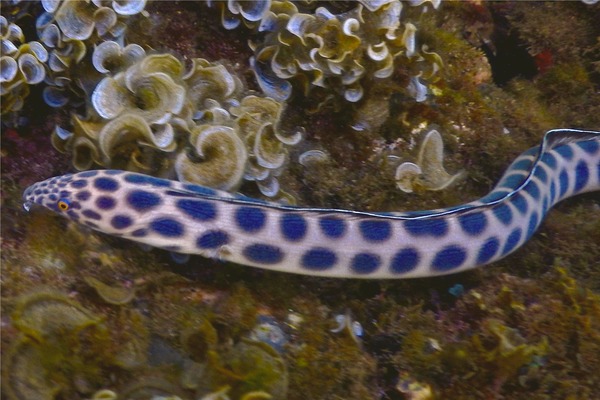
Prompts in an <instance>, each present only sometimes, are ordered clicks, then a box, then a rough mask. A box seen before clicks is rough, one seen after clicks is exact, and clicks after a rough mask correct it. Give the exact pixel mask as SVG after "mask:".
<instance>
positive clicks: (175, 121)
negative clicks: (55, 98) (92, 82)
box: [52, 42, 302, 196]
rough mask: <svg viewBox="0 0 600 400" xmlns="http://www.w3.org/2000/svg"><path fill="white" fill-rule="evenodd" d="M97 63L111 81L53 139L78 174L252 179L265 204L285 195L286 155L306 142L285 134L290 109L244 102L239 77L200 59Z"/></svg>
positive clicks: (126, 54)
mask: <svg viewBox="0 0 600 400" xmlns="http://www.w3.org/2000/svg"><path fill="white" fill-rule="evenodd" d="M92 59H93V65H94V67H95V68H96V70H97V72H99V73H102V74H103V75H105V77H104V78H103V79H102V80H101V81H100V82H99V83H98V84H97V85H96V87H95V88H94V90H93V93H92V95H91V99H90V104H89V106H88V110H89V112H88V116H87V117H85V118H81V117H79V116H78V115H77V114H73V115H72V116H71V122H72V124H73V131H72V132H70V131H68V130H66V129H62V128H60V127H57V128H56V129H55V131H54V134H53V136H52V140H53V143H54V145H55V147H57V148H58V149H59V150H61V151H70V152H72V154H73V165H74V166H75V167H76V168H77V169H80V170H85V169H89V168H91V167H92V166H93V165H94V164H99V165H102V166H104V167H110V168H120V169H127V170H133V171H142V172H146V173H149V172H150V173H154V174H157V175H159V176H165V175H170V174H172V172H173V171H174V172H175V173H176V174H177V177H178V178H179V179H180V180H181V181H184V182H192V183H196V184H201V185H205V186H211V187H215V188H218V189H223V190H233V189H235V188H237V187H238V186H239V185H240V184H241V182H242V179H247V180H252V181H256V182H257V184H258V186H259V188H260V190H261V191H262V192H263V194H265V195H267V196H275V195H276V194H277V193H278V192H279V184H278V181H277V178H276V176H277V175H278V174H279V173H280V171H281V169H282V168H283V166H284V164H285V162H286V161H287V147H289V146H292V145H294V144H296V143H298V142H299V140H300V139H301V137H302V134H301V132H294V133H293V134H291V135H290V134H286V133H284V132H283V131H282V130H281V129H280V128H279V121H280V119H281V117H282V112H283V109H284V107H283V104H281V103H280V102H277V101H275V100H273V99H270V98H264V97H258V96H255V95H248V96H245V97H242V96H241V92H242V90H243V85H242V83H241V81H240V79H239V78H237V76H236V75H234V74H232V73H231V72H229V71H228V70H227V68H225V66H223V65H222V64H219V63H211V62H209V61H207V60H204V59H200V58H195V59H193V60H191V67H190V68H189V70H187V71H186V70H185V68H184V66H183V63H182V62H181V61H180V60H179V59H177V58H176V57H174V56H172V55H170V54H150V55H146V54H145V52H144V51H143V49H141V48H140V47H139V46H135V45H129V46H126V47H121V46H119V45H118V44H117V43H116V42H104V43H103V44H102V45H99V46H97V47H96V49H95V51H94V55H93V58H92ZM240 98H241V100H238V99H240ZM177 137H183V138H184V140H178V139H176V138H177ZM172 153H175V155H176V157H175V158H173V157H172V156H170V154H172Z"/></svg>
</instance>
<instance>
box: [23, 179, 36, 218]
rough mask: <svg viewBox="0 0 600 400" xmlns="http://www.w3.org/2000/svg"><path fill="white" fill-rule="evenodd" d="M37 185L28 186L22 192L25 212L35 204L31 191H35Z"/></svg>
mask: <svg viewBox="0 0 600 400" xmlns="http://www.w3.org/2000/svg"><path fill="white" fill-rule="evenodd" d="M36 186H37V183H34V184H33V185H31V186H29V187H28V188H27V189H25V191H24V192H23V209H24V210H25V211H27V212H29V210H30V209H31V206H32V205H33V204H34V203H35V199H34V195H33V191H34V190H35V188H36Z"/></svg>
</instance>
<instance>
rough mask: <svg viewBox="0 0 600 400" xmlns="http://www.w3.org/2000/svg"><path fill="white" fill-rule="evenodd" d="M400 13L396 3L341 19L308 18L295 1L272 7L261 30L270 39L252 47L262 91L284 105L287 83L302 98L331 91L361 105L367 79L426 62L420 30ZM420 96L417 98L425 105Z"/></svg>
mask: <svg viewBox="0 0 600 400" xmlns="http://www.w3.org/2000/svg"><path fill="white" fill-rule="evenodd" d="M231 3H232V2H229V3H228V4H230V5H231ZM419 4H420V3H419ZM261 5H263V6H264V4H263V3H261ZM401 11H402V3H401V2H400V1H397V0H383V1H378V2H372V1H366V0H365V1H360V2H359V4H358V5H357V6H356V7H355V8H353V9H350V10H348V11H346V12H343V13H340V14H332V13H331V12H330V11H329V10H328V9H326V8H325V7H319V8H317V9H316V10H315V12H314V13H304V12H300V11H299V10H298V8H297V7H296V6H295V5H294V4H293V3H291V2H276V1H274V2H272V4H271V8H270V10H269V11H268V12H266V13H265V12H263V13H262V14H261V20H260V25H259V26H258V28H257V29H258V30H259V31H262V32H267V34H266V36H265V38H264V40H263V41H261V42H260V43H255V44H254V45H253V49H254V52H255V58H254V59H253V60H252V66H253V69H254V72H255V75H256V78H257V80H258V82H259V84H260V86H261V88H262V90H263V91H264V92H265V93H267V95H268V96H270V97H273V98H275V99H278V100H285V99H287V98H288V97H289V96H290V95H291V87H290V86H289V84H288V85H286V83H285V81H288V80H289V81H291V82H294V83H295V85H296V87H298V88H299V89H300V90H302V91H303V92H304V93H308V92H309V91H310V90H311V89H313V88H314V87H320V88H328V89H332V90H333V91H334V92H337V93H339V94H341V95H342V96H343V97H344V99H346V100H347V101H350V102H357V101H359V100H360V99H361V98H362V97H363V95H364V88H363V85H362V84H361V81H362V80H363V79H367V78H371V79H372V78H376V79H381V78H388V77H390V76H391V75H392V73H393V72H394V68H395V62H396V60H397V59H399V58H402V59H403V62H404V63H406V64H407V65H409V64H416V63H419V62H421V61H425V60H426V59H425V58H424V57H422V56H421V55H420V54H419V48H418V45H417V42H416V31H417V28H416V26H415V25H414V24H412V23H410V22H401V19H400V15H401ZM241 15H242V16H243V14H241ZM258 17H259V16H258V15H256V16H253V18H258ZM224 21H225V20H224ZM244 21H247V19H244ZM248 21H249V20H248ZM249 22H250V23H251V22H252V21H249ZM224 24H226V22H224ZM226 26H227V25H226ZM436 61H437V60H433V62H434V63H435V62H436ZM427 62H431V60H428V61H427ZM437 68H439V66H437V67H432V68H431V69H437ZM419 89H420V87H419ZM420 92H422V90H421V91H420ZM420 92H419V93H417V94H414V96H415V97H416V98H417V99H418V101H423V95H422V94H421V93H420ZM411 93H412V92H411Z"/></svg>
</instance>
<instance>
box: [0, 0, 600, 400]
mask: <svg viewBox="0 0 600 400" xmlns="http://www.w3.org/2000/svg"><path fill="white" fill-rule="evenodd" d="M587 3H590V4H587ZM599 18H600V5H598V3H597V2H593V1H580V2H476V1H461V2H453V1H442V2H438V1H396V0H381V1H361V2H327V1H310V0H303V1H294V2H291V1H275V0H273V1H268V0H267V1H234V0H229V1H222V2H221V1H219V2H217V1H212V2H191V1H185V2H158V1H118V2H113V1H96V0H94V1H45V0H44V1H40V2H27V1H20V2H19V1H3V2H2V15H1V16H0V35H1V40H2V43H1V44H2V48H1V50H2V54H1V60H0V62H1V64H0V65H1V74H0V78H1V82H0V84H1V88H2V91H1V96H2V98H1V104H2V108H1V110H2V150H1V161H2V181H1V183H2V194H1V197H0V200H1V202H2V203H1V205H2V216H1V218H2V221H1V222H2V223H1V224H0V229H1V235H2V243H1V246H2V247H1V250H2V251H1V253H0V257H1V261H2V267H1V280H0V285H1V289H2V290H1V292H2V299H1V300H2V301H1V311H2V328H1V329H2V339H1V340H2V378H3V384H2V397H3V398H7V399H9V400H13V399H49V400H50V399H56V400H63V399H69V400H78V399H122V398H131V399H165V398H171V399H181V400H188V399H189V400H197V399H204V400H209V399H210V400H214V399H231V400H236V399H245V400H251V399H269V398H271V399H291V400H295V399H307V398H310V399H315V400H318V399H332V398H344V399H357V400H358V399H360V400H364V399H390V400H406V399H445V398H448V399H490V398H492V399H493V398H498V399H499V398H510V399H517V400H519V399H527V400H532V399H533V400H537V399H540V400H541V399H554V398H560V399H590V400H593V399H595V398H596V397H597V387H598V386H599V385H600V380H599V378H598V374H597V365H599V363H600V359H599V357H600V356H599V355H600V326H599V321H600V298H599V296H598V293H599V290H600V270H599V261H600V245H599V243H600V218H598V215H599V213H598V207H599V204H600V199H599V198H598V195H597V194H589V195H585V196H582V197H580V198H578V199H573V200H571V201H568V202H566V203H564V204H561V205H560V206H559V207H557V208H556V209H555V210H553V211H552V212H551V213H550V215H549V217H548V218H547V220H546V221H545V222H544V224H543V226H542V227H541V230H540V232H539V234H537V235H536V236H535V237H534V238H533V239H532V240H531V241H530V243H528V245H527V247H526V248H525V249H524V250H523V251H521V252H519V253H517V254H515V255H514V256H511V257H509V258H507V259H506V260H505V261H501V262H498V263H495V264H494V265H491V266H488V267H486V268H484V269H482V270H478V271H472V272H469V273H466V274H461V275H456V276H452V277H447V278H436V279H425V280H419V281H410V282H385V283H384V282H356V281H352V280H344V281H333V280H329V279H316V278H311V277H299V276H284V275H283V274H278V273H269V272H265V271H256V270H253V269H248V268H245V267H241V266H238V265H232V264H223V263H219V262H216V261H211V260H206V259H201V258H192V259H191V261H190V262H189V263H188V264H183V265H175V264H173V263H172V262H171V260H170V258H169V256H168V255H167V254H165V253H164V252H161V251H156V250H155V251H152V252H144V251H142V250H141V249H138V248H137V247H135V246H131V245H130V243H129V242H125V241H123V240H119V239H118V238H111V237H107V236H104V235H100V234H95V233H92V232H91V231H90V230H87V229H86V228H82V227H80V226H76V225H73V224H67V223H66V221H64V220H62V219H58V218H55V217H53V216H52V215H49V214H46V213H43V212H32V213H29V214H25V213H23V211H22V209H21V194H22V190H23V189H24V187H26V186H27V185H28V184H30V183H32V182H34V181H38V180H40V179H41V178H46V177H48V176H51V175H59V174H63V173H66V172H72V171H73V170H74V169H75V170H86V169H93V168H120V169H126V170H130V171H139V172H143V173H145V174H150V175H154V176H160V177H167V178H170V179H178V180H181V181H186V182H195V183H200V184H203V185H207V186H213V187H216V188H221V189H225V190H229V191H232V192H235V191H239V192H241V193H244V194H246V195H249V196H253V197H261V196H264V197H270V198H271V199H278V200H282V201H287V202H296V203H298V204H302V205H307V206H315V207H331V208H347V209H352V210H365V211H369V210H371V211H397V210H422V209H428V208H438V207H443V206H450V205H453V204H460V203H463V202H465V201H469V200H472V199H474V198H477V197H479V196H480V195H481V194H483V193H487V192H488V191H489V189H490V188H491V187H492V186H493V184H494V183H495V181H496V180H497V179H498V178H499V177H500V175H501V173H502V171H504V169H505V168H506V166H507V165H508V164H509V163H510V161H511V160H513V159H514V157H515V155H517V154H519V153H521V152H522V151H523V150H525V149H526V148H528V147H530V146H533V145H537V144H538V142H539V139H540V135H541V134H542V133H543V132H544V131H546V130H548V129H552V128H557V127H581V128H587V129H599V128H600V101H598V88H600V64H599V63H598V59H600V42H598V37H599V36H600V32H599V31H598V29H599V28H598V24H597V20H598V19H599ZM517 53H518V54H519V55H520V56H519V57H520V59H519V60H520V61H519V62H512V61H511V60H515V58H511V57H512V55H514V54H517ZM511 64H512V65H511ZM507 65H510V68H509V67H508V66H507ZM433 131H437V132H438V133H439V136H438V135H436V134H433V133H430V132H433ZM441 143H443V145H444V146H443V147H441ZM56 150H59V152H57V151H56ZM411 163H412V165H416V166H418V167H419V168H418V169H420V170H421V172H420V173H417V171H418V169H417V168H416V167H402V168H400V167H401V166H402V165H411ZM428 171H429V172H428ZM459 171H461V172H459ZM462 171H464V172H462ZM398 176H399V178H398ZM435 189H440V190H435ZM411 191H412V192H411Z"/></svg>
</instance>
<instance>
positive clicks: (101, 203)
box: [95, 196, 117, 211]
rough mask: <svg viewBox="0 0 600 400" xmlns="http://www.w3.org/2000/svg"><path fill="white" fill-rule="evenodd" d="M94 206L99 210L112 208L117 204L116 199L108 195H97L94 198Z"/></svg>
mask: <svg viewBox="0 0 600 400" xmlns="http://www.w3.org/2000/svg"><path fill="white" fill-rule="evenodd" d="M95 204H96V207H98V208H99V209H100V210H105V211H106V210H112V209H113V208H115V206H116V205H117V201H116V200H115V199H114V198H113V197H110V196H98V198H97V199H96V203H95Z"/></svg>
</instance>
